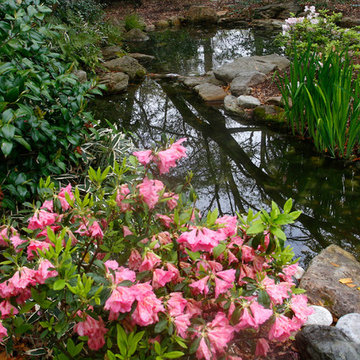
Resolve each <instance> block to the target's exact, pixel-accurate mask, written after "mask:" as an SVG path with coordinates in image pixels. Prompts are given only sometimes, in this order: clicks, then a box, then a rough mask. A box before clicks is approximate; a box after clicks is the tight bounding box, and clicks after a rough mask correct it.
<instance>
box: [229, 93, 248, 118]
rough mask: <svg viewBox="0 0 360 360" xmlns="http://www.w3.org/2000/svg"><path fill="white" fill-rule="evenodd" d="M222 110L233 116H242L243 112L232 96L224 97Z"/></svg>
mask: <svg viewBox="0 0 360 360" xmlns="http://www.w3.org/2000/svg"><path fill="white" fill-rule="evenodd" d="M224 108H225V110H226V111H229V112H231V113H233V114H236V115H240V116H244V115H245V111H244V109H242V108H241V107H240V106H239V105H238V102H237V98H236V97H235V96H233V95H226V96H225V98H224Z"/></svg>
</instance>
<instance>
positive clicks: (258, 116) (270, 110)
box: [253, 105, 285, 123]
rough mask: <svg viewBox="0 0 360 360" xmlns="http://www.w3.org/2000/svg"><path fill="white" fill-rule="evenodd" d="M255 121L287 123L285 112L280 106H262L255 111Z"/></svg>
mask: <svg viewBox="0 0 360 360" xmlns="http://www.w3.org/2000/svg"><path fill="white" fill-rule="evenodd" d="M253 120H255V121H260V122H267V121H271V122H277V123H284V122H285V112H284V109H282V108H281V107H279V106H275V105H261V106H258V107H256V108H255V109H254V112H253Z"/></svg>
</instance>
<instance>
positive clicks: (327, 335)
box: [295, 325, 360, 360]
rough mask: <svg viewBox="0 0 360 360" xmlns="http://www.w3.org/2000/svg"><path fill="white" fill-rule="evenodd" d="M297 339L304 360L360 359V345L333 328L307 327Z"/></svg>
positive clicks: (321, 326)
mask: <svg viewBox="0 0 360 360" xmlns="http://www.w3.org/2000/svg"><path fill="white" fill-rule="evenodd" d="M295 339H296V345H297V347H298V349H299V352H300V356H301V359H303V360H355V359H360V345H359V344H356V343H355V342H352V341H351V340H350V339H349V338H348V337H347V336H346V335H345V334H344V333H343V332H342V331H341V330H339V329H337V328H335V327H333V326H323V325H309V326H305V327H304V328H303V329H302V330H301V331H299V332H298V333H297V334H296V336H295Z"/></svg>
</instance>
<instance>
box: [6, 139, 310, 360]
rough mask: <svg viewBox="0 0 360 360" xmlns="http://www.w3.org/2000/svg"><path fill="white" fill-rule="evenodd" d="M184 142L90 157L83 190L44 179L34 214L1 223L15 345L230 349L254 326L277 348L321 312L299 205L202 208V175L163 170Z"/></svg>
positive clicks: (262, 343)
mask: <svg viewBox="0 0 360 360" xmlns="http://www.w3.org/2000/svg"><path fill="white" fill-rule="evenodd" d="M184 141H185V139H180V140H178V141H176V142H173V143H170V144H169V145H166V144H163V145H162V146H160V147H158V148H157V149H156V150H144V151H138V152H135V153H134V155H135V156H130V157H128V158H125V159H124V160H123V161H122V162H121V163H118V162H117V161H114V164H113V166H111V167H110V166H109V167H107V168H106V169H104V170H103V171H101V170H100V169H98V170H97V171H95V170H94V169H92V168H90V170H89V174H88V175H89V179H90V181H91V187H90V188H89V190H88V192H86V193H84V194H83V195H81V193H80V189H79V188H78V187H76V188H75V189H73V188H72V186H71V185H70V184H69V185H68V186H66V187H64V188H62V189H60V191H59V192H57V191H55V190H54V184H53V183H51V181H50V179H47V180H46V181H45V180H41V182H40V187H41V190H42V191H41V193H42V195H43V200H42V202H38V203H36V204H33V205H32V206H33V209H32V212H31V214H30V216H29V218H28V221H27V226H26V227H23V228H22V229H21V228H20V226H19V225H18V224H16V222H14V221H13V222H12V223H11V222H10V223H8V224H7V225H4V226H2V227H0V247H1V256H2V258H3V259H5V260H4V261H2V263H1V273H2V280H1V283H0V297H1V302H0V312H1V321H0V341H2V342H3V343H4V344H5V346H6V349H7V351H8V352H9V353H12V352H13V351H14V350H16V351H18V352H19V351H21V350H20V347H17V345H18V342H19V341H20V339H21V342H22V343H24V341H25V339H29V342H28V343H27V344H26V345H27V347H30V349H28V350H26V355H38V356H45V355H49V356H50V357H51V358H53V359H59V360H60V359H61V360H62V359H83V358H89V357H91V358H93V359H97V358H99V359H100V358H102V359H103V358H104V355H105V354H106V356H107V358H108V359H110V360H114V359H130V358H134V359H135V358H137V359H172V358H179V357H181V356H183V355H185V354H195V353H196V357H197V358H198V359H202V358H205V359H206V360H210V359H211V358H212V357H213V356H216V357H217V358H220V357H223V356H228V357H227V358H228V359H231V358H232V356H231V353H230V354H229V345H230V344H231V343H232V341H233V340H234V339H236V338H239V337H242V336H246V337H247V339H252V343H253V345H254V348H253V351H254V350H255V345H256V350H255V353H256V356H266V353H267V352H268V350H269V347H270V346H271V344H272V343H277V342H279V341H283V340H285V339H287V338H288V337H289V336H290V335H291V333H292V332H293V331H296V330H297V329H299V328H300V326H301V324H302V323H304V321H305V320H306V318H307V316H308V315H309V314H310V313H311V310H310V309H309V308H308V307H307V299H306V296H305V295H303V294H301V290H300V289H297V288H296V287H295V283H294V280H293V275H294V274H295V272H296V270H297V265H296V264H295V263H294V261H292V257H293V253H292V251H291V250H290V249H289V248H288V247H285V246H284V241H285V239H286V237H285V234H284V233H283V231H282V230H281V227H282V226H283V225H285V224H288V223H292V222H293V221H294V220H295V219H296V218H297V217H298V216H299V215H300V212H298V211H292V212H291V207H292V201H291V200H288V201H287V202H286V204H285V206H284V211H283V212H281V211H280V210H279V208H278V207H277V205H276V204H275V203H273V204H272V210H271V212H270V213H268V212H266V211H264V210H262V211H261V212H259V213H257V214H254V213H253V212H252V211H251V210H250V211H249V212H248V214H247V215H243V216H240V215H239V217H236V216H223V217H218V212H217V210H214V211H212V212H209V213H208V214H207V215H203V216H202V215H201V214H200V212H199V210H198V209H197V208H196V205H195V204H196V199H197V196H196V194H195V192H194V190H193V189H192V187H191V185H190V180H191V176H189V177H187V178H186V179H185V181H184V183H183V184H179V186H178V187H177V189H176V191H175V192H173V191H171V190H170V189H168V188H167V186H166V185H165V184H164V183H163V182H162V181H161V180H159V179H158V178H157V175H158V174H159V173H168V171H169V170H170V169H171V168H173V167H174V166H176V164H177V162H178V161H179V160H181V158H183V157H185V156H186V149H185V148H184V146H183V142H184ZM140 164H141V165H140ZM30 206H31V205H30ZM32 344H36V345H35V346H34V345H32ZM22 348H23V347H22ZM240 350H241V349H240ZM234 358H236V357H234Z"/></svg>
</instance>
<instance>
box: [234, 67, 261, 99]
mask: <svg viewBox="0 0 360 360" xmlns="http://www.w3.org/2000/svg"><path fill="white" fill-rule="evenodd" d="M265 79H266V75H265V74H263V73H261V72H259V71H250V72H244V73H239V74H238V75H237V77H236V78H235V79H234V80H233V81H232V82H231V84H230V91H231V93H232V94H233V95H235V96H240V95H244V94H247V92H248V90H249V86H255V85H258V84H261V83H262V82H264V81H265Z"/></svg>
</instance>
